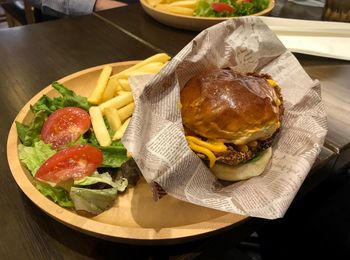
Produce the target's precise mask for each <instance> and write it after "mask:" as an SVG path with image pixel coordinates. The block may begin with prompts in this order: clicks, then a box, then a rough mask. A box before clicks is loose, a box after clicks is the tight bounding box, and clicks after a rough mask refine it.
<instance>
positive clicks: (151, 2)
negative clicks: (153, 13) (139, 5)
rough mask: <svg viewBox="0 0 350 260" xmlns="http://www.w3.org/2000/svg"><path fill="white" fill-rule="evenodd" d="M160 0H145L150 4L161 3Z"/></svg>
mask: <svg viewBox="0 0 350 260" xmlns="http://www.w3.org/2000/svg"><path fill="white" fill-rule="evenodd" d="M161 2H162V0H147V3H148V4H149V5H150V6H153V7H154V6H156V5H157V4H159V3H161Z"/></svg>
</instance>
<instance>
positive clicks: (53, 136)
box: [41, 107, 91, 149]
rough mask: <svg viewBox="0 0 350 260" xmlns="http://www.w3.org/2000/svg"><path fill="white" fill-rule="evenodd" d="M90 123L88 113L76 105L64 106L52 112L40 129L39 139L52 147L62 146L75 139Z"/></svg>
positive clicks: (87, 128)
mask: <svg viewBox="0 0 350 260" xmlns="http://www.w3.org/2000/svg"><path fill="white" fill-rule="evenodd" d="M90 125H91V121H90V116H89V113H88V112H86V111H85V110H84V109H81V108H78V107H64V108H60V109H58V110H56V111H55V112H53V113H52V114H51V115H50V116H49V117H48V118H47V120H46V121H45V123H44V126H43V128H42V129H41V139H42V140H43V142H44V143H47V144H51V145H52V147H53V148H55V149H60V148H64V147H65V146H66V145H67V144H68V143H70V142H73V141H76V140H77V139H79V137H80V136H81V135H82V134H84V133H85V132H86V131H87V130H89V128H90Z"/></svg>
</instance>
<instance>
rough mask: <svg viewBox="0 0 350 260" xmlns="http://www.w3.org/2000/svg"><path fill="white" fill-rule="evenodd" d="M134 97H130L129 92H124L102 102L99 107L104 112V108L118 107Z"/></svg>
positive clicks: (129, 101) (131, 100)
mask: <svg viewBox="0 0 350 260" xmlns="http://www.w3.org/2000/svg"><path fill="white" fill-rule="evenodd" d="M133 101H134V99H133V97H132V94H131V92H130V93H129V94H124V95H120V96H116V97H114V98H112V99H110V100H108V101H106V102H104V103H102V104H100V105H99V108H100V109H101V111H102V112H103V113H104V110H105V109H106V108H108V107H111V108H115V109H119V108H121V107H123V106H126V105H127V104H129V103H131V102H133Z"/></svg>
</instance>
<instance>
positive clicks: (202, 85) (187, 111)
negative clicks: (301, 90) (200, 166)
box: [180, 69, 283, 181]
mask: <svg viewBox="0 0 350 260" xmlns="http://www.w3.org/2000/svg"><path fill="white" fill-rule="evenodd" d="M180 99H181V115H182V120H183V126H184V130H185V135H186V139H187V141H188V143H189V146H190V148H191V149H192V150H193V151H194V152H195V153H196V154H197V155H198V156H199V157H200V158H202V159H203V160H204V161H205V162H206V163H207V165H208V166H209V168H210V169H211V171H212V172H213V173H214V174H215V176H216V177H217V178H218V179H221V180H226V181H238V180H244V179H248V178H250V177H253V176H257V175H260V174H261V173H262V172H263V171H264V169H265V168H266V166H267V164H268V162H269V160H270V158H271V155H272V150H271V145H272V142H273V139H274V138H275V137H276V135H277V133H278V132H279V130H280V128H281V119H282V115H283V99H282V96H281V91H280V88H279V87H278V85H277V84H276V82H275V81H274V80H272V78H271V77H270V76H269V75H267V74H257V73H247V74H242V73H239V72H236V71H233V70H231V69H215V70H212V71H209V72H206V73H202V74H200V75H196V76H194V77H193V78H191V79H190V80H189V81H188V82H187V83H186V84H185V86H184V87H183V89H182V90H181V93H180Z"/></svg>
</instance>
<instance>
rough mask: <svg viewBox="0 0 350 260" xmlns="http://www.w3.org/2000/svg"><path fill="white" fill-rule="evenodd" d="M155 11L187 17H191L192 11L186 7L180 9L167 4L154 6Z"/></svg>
mask: <svg viewBox="0 0 350 260" xmlns="http://www.w3.org/2000/svg"><path fill="white" fill-rule="evenodd" d="M156 9H158V10H161V11H165V12H169V13H175V14H181V15H187V16H193V13H194V10H193V9H191V8H187V7H181V6H171V5H169V4H158V5H157V6H156Z"/></svg>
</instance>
